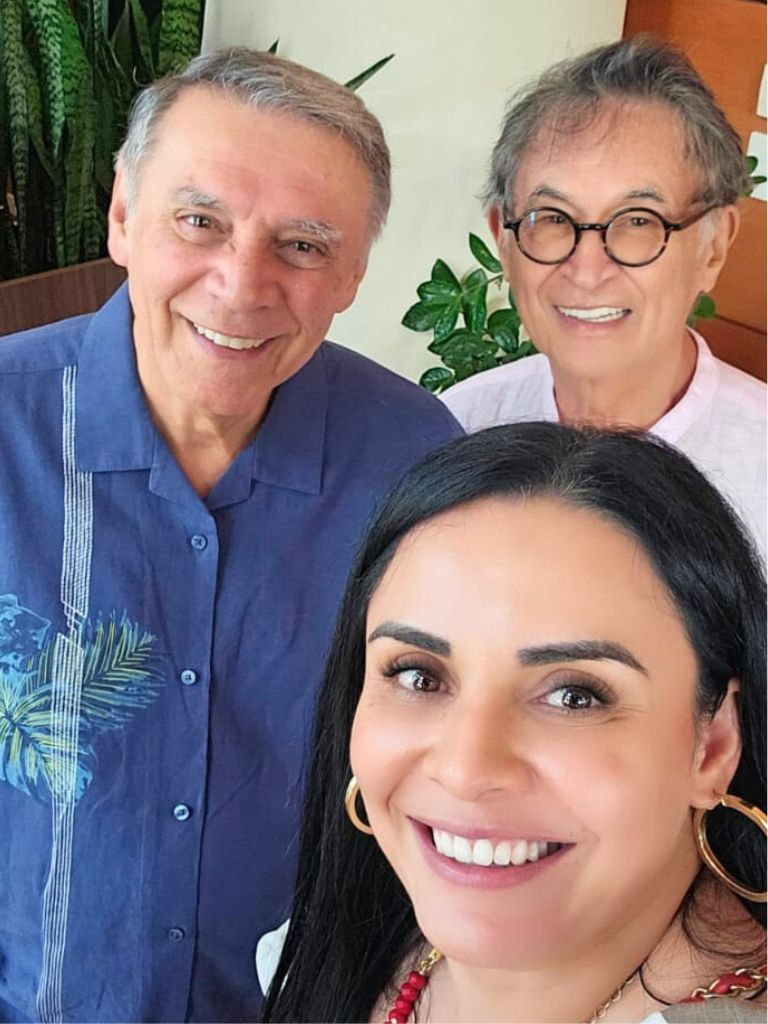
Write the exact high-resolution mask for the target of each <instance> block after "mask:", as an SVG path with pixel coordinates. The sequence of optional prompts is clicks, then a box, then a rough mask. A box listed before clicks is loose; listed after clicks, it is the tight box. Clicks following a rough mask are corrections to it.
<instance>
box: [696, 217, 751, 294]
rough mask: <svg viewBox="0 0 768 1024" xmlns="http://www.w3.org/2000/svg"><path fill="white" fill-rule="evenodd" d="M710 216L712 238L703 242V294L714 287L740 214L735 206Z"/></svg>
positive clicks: (734, 233) (735, 232)
mask: <svg viewBox="0 0 768 1024" xmlns="http://www.w3.org/2000/svg"><path fill="white" fill-rule="evenodd" d="M710 216H713V218H714V225H713V227H712V228H711V231H712V236H711V237H710V238H708V239H707V241H706V242H704V253H705V262H704V272H703V277H702V281H703V283H702V285H701V291H703V292H711V291H712V289H713V288H714V287H715V284H716V283H717V279H718V277H719V276H720V271H721V270H722V269H723V264H724V263H725V260H726V257H727V256H728V250H729V249H730V247H731V245H732V244H733V240H734V239H735V238H736V235H737V234H738V232H739V224H740V222H741V214H740V213H739V210H738V208H737V207H736V206H723V207H722V208H721V209H719V210H715V211H714V214H712V215H710Z"/></svg>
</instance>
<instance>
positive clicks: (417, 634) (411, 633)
mask: <svg viewBox="0 0 768 1024" xmlns="http://www.w3.org/2000/svg"><path fill="white" fill-rule="evenodd" d="M381 637H389V638H390V639H391V640H398V641H399V642H400V643H401V644H411V645H412V646H413V647H420V648H421V649H422V650H424V651H429V652H430V653H432V654H439V655H440V656H441V657H443V658H447V657H449V656H450V653H451V645H450V644H449V643H448V641H447V640H444V639H443V638H442V637H441V636H435V634H434V633H426V632H425V631H424V630H423V629H416V628H415V627H413V626H406V625H404V624H403V623H402V622H382V623H381V625H380V626H377V627H376V629H374V630H373V632H372V633H371V634H370V636H369V637H368V643H369V644H370V643H372V642H373V641H374V640H378V639H380V638H381Z"/></svg>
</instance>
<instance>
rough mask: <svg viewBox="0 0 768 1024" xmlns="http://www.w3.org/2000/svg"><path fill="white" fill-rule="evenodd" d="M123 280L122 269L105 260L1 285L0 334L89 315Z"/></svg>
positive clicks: (51, 271)
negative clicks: (69, 317)
mask: <svg viewBox="0 0 768 1024" xmlns="http://www.w3.org/2000/svg"><path fill="white" fill-rule="evenodd" d="M124 280H125V271H124V270H123V269H122V267H118V266H116V265H115V264H114V263H113V262H112V260H110V259H104V260H93V261H92V262H91V263H80V264H78V265H77V266H75V267H67V268H66V269H65V270H49V271H47V272H46V273H45V274H34V275H32V276H31V277H22V278H19V279H18V280H15V281H3V282H0V335H2V334H13V333H14V331H25V330H27V328H29V327H38V326H39V325H40V324H48V323H52V322H53V321H54V320H63V319H64V318H65V317H68V316H76V315H77V314H79V313H92V312H93V311H94V310H96V309H98V308H99V306H101V305H102V304H103V303H104V302H106V301H107V299H108V298H109V297H110V295H112V293H113V292H114V291H116V290H117V288H118V286H119V285H120V284H121V282H122V281H124Z"/></svg>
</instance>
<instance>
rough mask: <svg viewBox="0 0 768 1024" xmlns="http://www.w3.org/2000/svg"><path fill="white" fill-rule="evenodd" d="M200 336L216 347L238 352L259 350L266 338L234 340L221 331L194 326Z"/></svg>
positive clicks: (198, 325)
mask: <svg viewBox="0 0 768 1024" xmlns="http://www.w3.org/2000/svg"><path fill="white" fill-rule="evenodd" d="M192 326H193V327H194V328H195V330H196V331H197V333H198V334H201V335H202V336H203V337H204V338H207V339H208V341H212V342H213V344H214V345H221V347H222V348H234V349H238V350H242V349H246V348H258V347H259V346H260V345H263V344H264V342H265V341H266V338H234V337H232V336H231V335H229V334H222V333H221V332H220V331H212V330H210V328H208V327H201V326H200V324H193V325H192Z"/></svg>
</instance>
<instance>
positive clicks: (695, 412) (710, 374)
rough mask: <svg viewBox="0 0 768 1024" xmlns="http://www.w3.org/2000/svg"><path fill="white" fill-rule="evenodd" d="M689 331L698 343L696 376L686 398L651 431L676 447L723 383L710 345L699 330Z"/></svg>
mask: <svg viewBox="0 0 768 1024" xmlns="http://www.w3.org/2000/svg"><path fill="white" fill-rule="evenodd" d="M688 330H689V332H690V334H691V336H692V338H693V340H694V341H695V342H696V368H695V369H694V371H693V377H691V381H690V383H689V385H688V387H687V388H686V390H685V394H684V395H683V396H682V398H681V399H680V400H679V401H678V402H676V403H675V405H673V406H672V408H671V409H670V410H669V411H668V412H665V413H664V415H663V416H662V417H661V419H660V420H658V421H657V422H656V423H654V425H653V426H652V427H650V428H649V429H650V431H651V433H653V434H655V435H656V436H657V437H661V438H663V440H665V441H669V442H670V443H671V444H676V443H677V442H678V441H679V440H680V438H681V437H682V436H683V434H685V432H686V431H687V430H688V429H689V428H690V427H692V426H693V424H694V423H695V422H696V420H698V419H699V417H700V416H701V413H702V411H703V410H704V409H706V408H707V407H708V406H709V405H710V404H711V402H712V401H713V399H714V397H715V393H716V391H717V387H718V384H719V381H720V364H719V363H718V361H717V359H715V357H714V356H713V355H712V352H711V350H710V348H709V345H707V343H706V341H705V340H704V339H703V338H702V336H701V335H700V334H698V333H697V332H696V331H694V330H692V329H691V328H688Z"/></svg>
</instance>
